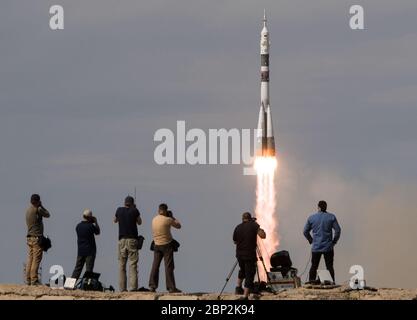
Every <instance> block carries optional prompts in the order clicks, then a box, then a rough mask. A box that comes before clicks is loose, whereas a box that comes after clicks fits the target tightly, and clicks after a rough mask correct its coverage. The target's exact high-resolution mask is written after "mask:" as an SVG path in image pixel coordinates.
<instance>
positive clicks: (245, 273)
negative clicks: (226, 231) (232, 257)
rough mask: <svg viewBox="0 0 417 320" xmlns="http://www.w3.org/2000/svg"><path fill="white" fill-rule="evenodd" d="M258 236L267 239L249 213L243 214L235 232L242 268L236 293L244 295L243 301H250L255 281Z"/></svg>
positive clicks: (237, 255) (234, 239)
mask: <svg viewBox="0 0 417 320" xmlns="http://www.w3.org/2000/svg"><path fill="white" fill-rule="evenodd" d="M257 236H259V237H260V238H261V239H265V238H266V234H265V231H264V230H263V229H261V227H260V226H259V224H257V223H256V221H255V219H254V218H252V216H251V214H250V213H249V212H245V213H243V215H242V223H241V224H239V225H238V226H237V227H236V228H235V231H234V232H233V241H234V243H235V244H236V258H237V261H238V263H239V268H240V270H239V274H238V280H237V287H236V291H235V293H236V294H243V295H244V296H243V298H242V299H243V300H248V299H249V294H250V292H251V290H252V289H253V280H254V278H255V274H256V260H257V258H256V247H257V242H256V240H257ZM243 279H245V289H242V282H243Z"/></svg>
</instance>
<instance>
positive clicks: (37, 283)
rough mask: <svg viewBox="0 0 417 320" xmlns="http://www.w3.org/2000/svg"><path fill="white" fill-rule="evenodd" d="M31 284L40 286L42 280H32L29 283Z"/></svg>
mask: <svg viewBox="0 0 417 320" xmlns="http://www.w3.org/2000/svg"><path fill="white" fill-rule="evenodd" d="M30 285H31V286H41V285H42V282H40V281H39V280H36V281H33V282H32V283H31V284H30Z"/></svg>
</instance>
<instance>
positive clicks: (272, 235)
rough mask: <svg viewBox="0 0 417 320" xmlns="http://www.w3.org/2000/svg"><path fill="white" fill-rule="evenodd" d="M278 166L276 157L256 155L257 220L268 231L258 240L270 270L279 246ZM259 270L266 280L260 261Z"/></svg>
mask: <svg viewBox="0 0 417 320" xmlns="http://www.w3.org/2000/svg"><path fill="white" fill-rule="evenodd" d="M277 166H278V162H277V159H276V158H275V157H256V159H255V163H254V168H255V171H256V173H257V185H256V206H255V215H256V219H257V222H258V223H259V225H260V226H261V228H262V229H264V230H265V233H266V239H265V240H261V239H259V240H258V249H259V251H260V253H261V254H262V258H263V259H264V263H265V267H266V268H267V270H268V271H269V269H270V267H271V266H270V261H269V259H270V257H271V255H272V254H273V253H274V252H275V251H276V250H277V248H278V246H279V238H278V233H277V228H278V219H277V216H276V190H275V172H276V170H277ZM258 271H259V276H260V278H261V281H266V279H267V277H266V274H265V269H264V266H263V265H262V262H260V261H258Z"/></svg>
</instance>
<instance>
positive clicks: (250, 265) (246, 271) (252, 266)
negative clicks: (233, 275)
mask: <svg viewBox="0 0 417 320" xmlns="http://www.w3.org/2000/svg"><path fill="white" fill-rule="evenodd" d="M237 261H238V263H239V268H240V269H239V274H238V277H239V279H241V280H243V279H245V288H248V289H253V280H254V279H255V274H256V259H248V258H242V257H238V258H237Z"/></svg>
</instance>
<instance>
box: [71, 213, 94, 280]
mask: <svg viewBox="0 0 417 320" xmlns="http://www.w3.org/2000/svg"><path fill="white" fill-rule="evenodd" d="M75 230H76V232H77V244H78V253H77V261H76V263H75V268H74V271H73V272H72V278H75V279H78V278H79V277H80V275H81V272H82V270H83V268H84V264H85V271H87V272H93V269H94V262H95V260H96V251H97V249H96V240H95V235H99V234H100V227H99V225H98V223H97V218H96V217H94V216H93V212H92V211H91V210H90V209H85V210H84V212H83V220H82V221H81V222H80V223H79V224H78V225H77V227H76V228H75Z"/></svg>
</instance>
